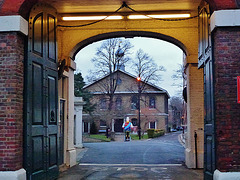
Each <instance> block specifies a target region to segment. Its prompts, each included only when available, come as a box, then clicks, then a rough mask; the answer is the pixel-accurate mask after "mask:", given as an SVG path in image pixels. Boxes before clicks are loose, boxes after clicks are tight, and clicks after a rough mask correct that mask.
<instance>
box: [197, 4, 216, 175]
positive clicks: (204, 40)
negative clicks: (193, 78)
mask: <svg viewBox="0 0 240 180" xmlns="http://www.w3.org/2000/svg"><path fill="white" fill-rule="evenodd" d="M199 14H200V15H199V26H198V29H199V47H198V67H199V68H201V67H203V68H204V111H205V112H204V179H205V180H212V179H213V173H214V170H215V129H214V123H215V120H214V103H213V102H214V101H213V98H214V97H213V62H212V44H211V33H210V20H209V19H210V10H209V6H208V5H207V4H203V8H200V9H199Z"/></svg>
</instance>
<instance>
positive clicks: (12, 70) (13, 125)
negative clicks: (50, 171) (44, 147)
mask: <svg viewBox="0 0 240 180" xmlns="http://www.w3.org/2000/svg"><path fill="white" fill-rule="evenodd" d="M27 29H28V22H27V21H26V20H24V19H23V18H22V17H21V16H0V179H11V178H14V179H21V180H25V179H26V171H25V170H24V169H23V91H24V89H23V88H24V48H25V47H24V46H25V40H26V35H27Z"/></svg>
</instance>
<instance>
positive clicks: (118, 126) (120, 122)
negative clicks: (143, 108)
mask: <svg viewBox="0 0 240 180" xmlns="http://www.w3.org/2000/svg"><path fill="white" fill-rule="evenodd" d="M122 125H123V119H115V121H114V131H115V132H123V128H122Z"/></svg>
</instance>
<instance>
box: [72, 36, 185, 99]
mask: <svg viewBox="0 0 240 180" xmlns="http://www.w3.org/2000/svg"><path fill="white" fill-rule="evenodd" d="M128 40H129V41H130V42H131V44H132V45H133V46H134V47H133V54H132V57H133V58H135V54H136V51H137V50H138V49H140V48H141V49H142V50H143V51H144V52H145V53H148V55H149V56H151V57H152V59H153V60H154V61H155V63H157V64H158V65H161V66H164V67H165V68H166V72H163V73H162V80H163V81H160V82H159V83H158V84H156V85H157V86H159V87H161V88H163V89H165V90H167V91H168V93H169V94H170V96H174V95H177V94H178V95H179V92H180V91H181V88H178V87H176V86H172V84H173V83H177V82H176V81H174V80H173V79H172V78H171V76H172V75H173V74H174V70H177V69H179V64H182V61H183V51H182V50H181V49H180V48H178V47H177V46H175V45H174V44H171V43H168V42H166V41H161V40H158V39H153V38H142V37H135V38H132V39H128ZM100 45H101V41H98V42H95V43H93V44H90V45H88V46H87V47H85V48H83V49H82V50H81V51H79V52H78V54H77V56H76V60H75V62H76V63H77V71H76V72H81V73H82V76H83V78H84V80H85V81H86V76H87V74H88V71H89V70H90V69H94V66H93V63H92V62H91V59H92V58H93V57H94V56H95V53H96V49H97V47H100ZM125 69H126V71H127V72H129V73H132V72H131V69H130V68H129V67H127V66H126V68H125ZM132 74H133V73H132ZM179 81H180V83H181V82H182V80H179ZM179 81H178V82H179Z"/></svg>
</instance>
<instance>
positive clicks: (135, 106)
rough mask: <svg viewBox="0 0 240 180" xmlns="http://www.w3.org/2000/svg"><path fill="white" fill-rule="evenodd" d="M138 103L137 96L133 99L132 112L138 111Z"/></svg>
mask: <svg viewBox="0 0 240 180" xmlns="http://www.w3.org/2000/svg"><path fill="white" fill-rule="evenodd" d="M137 101H138V99H137V96H133V97H132V102H131V109H132V110H136V109H137Z"/></svg>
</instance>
